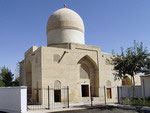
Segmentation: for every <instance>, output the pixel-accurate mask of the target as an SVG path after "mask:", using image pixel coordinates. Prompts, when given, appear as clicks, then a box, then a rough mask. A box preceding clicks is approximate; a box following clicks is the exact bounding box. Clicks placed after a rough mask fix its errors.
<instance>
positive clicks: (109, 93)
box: [107, 88, 112, 99]
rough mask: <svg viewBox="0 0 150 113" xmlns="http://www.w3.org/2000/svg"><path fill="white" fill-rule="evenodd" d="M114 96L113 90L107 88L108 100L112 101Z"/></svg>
mask: <svg viewBox="0 0 150 113" xmlns="http://www.w3.org/2000/svg"><path fill="white" fill-rule="evenodd" d="M111 98H112V94H111V88H107V99H111Z"/></svg>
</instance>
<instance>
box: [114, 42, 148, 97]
mask: <svg viewBox="0 0 150 113" xmlns="http://www.w3.org/2000/svg"><path fill="white" fill-rule="evenodd" d="M149 56H150V54H149V53H148V50H147V48H146V47H143V44H142V42H141V43H140V44H139V43H137V42H136V41H134V46H133V47H129V48H127V49H126V50H125V51H124V50H123V48H121V54H120V55H114V56H113V57H112V62H111V63H112V64H113V65H114V70H116V73H114V74H115V77H116V78H121V79H122V78H123V77H126V76H131V78H132V84H133V97H134V89H135V75H136V74H137V73H148V72H149V66H150V58H149Z"/></svg>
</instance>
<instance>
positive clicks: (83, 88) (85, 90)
mask: <svg viewBox="0 0 150 113" xmlns="http://www.w3.org/2000/svg"><path fill="white" fill-rule="evenodd" d="M81 91H82V97H89V85H81Z"/></svg>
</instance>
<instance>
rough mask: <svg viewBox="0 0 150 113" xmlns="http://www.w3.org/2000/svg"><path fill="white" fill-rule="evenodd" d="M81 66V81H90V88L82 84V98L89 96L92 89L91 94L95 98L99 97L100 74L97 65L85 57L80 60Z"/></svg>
mask: <svg viewBox="0 0 150 113" xmlns="http://www.w3.org/2000/svg"><path fill="white" fill-rule="evenodd" d="M78 64H80V79H82V80H83V81H84V80H87V79H88V80H89V84H90V87H89V86H88V85H87V84H85V85H84V84H82V86H81V91H82V97H86V96H89V94H88V93H89V92H90V91H89V90H90V88H91V94H92V96H93V97H98V96H99V90H98V89H99V74H98V67H97V64H96V63H95V62H94V60H93V59H92V58H90V57H89V56H84V57H83V58H82V59H80V60H79V62H78Z"/></svg>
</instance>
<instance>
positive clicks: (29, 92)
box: [26, 61, 32, 104]
mask: <svg viewBox="0 0 150 113" xmlns="http://www.w3.org/2000/svg"><path fill="white" fill-rule="evenodd" d="M26 85H27V88H28V89H27V98H28V103H29V104H31V103H32V101H31V99H32V64H31V62H30V61H28V62H27V65H26Z"/></svg>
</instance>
